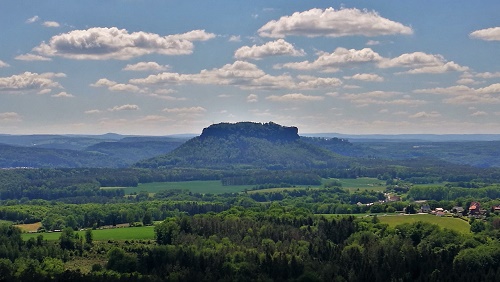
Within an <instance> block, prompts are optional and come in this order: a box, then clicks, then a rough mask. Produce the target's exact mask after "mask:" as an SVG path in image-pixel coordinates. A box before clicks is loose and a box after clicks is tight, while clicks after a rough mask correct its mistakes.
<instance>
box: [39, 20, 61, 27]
mask: <svg viewBox="0 0 500 282" xmlns="http://www.w3.org/2000/svg"><path fill="white" fill-rule="evenodd" d="M42 25H43V26H45V27H59V26H61V25H60V24H59V23H58V22H54V21H45V22H43V24H42Z"/></svg>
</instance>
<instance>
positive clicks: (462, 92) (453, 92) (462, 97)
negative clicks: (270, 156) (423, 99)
mask: <svg viewBox="0 0 500 282" xmlns="http://www.w3.org/2000/svg"><path fill="white" fill-rule="evenodd" d="M413 92H414V93H428V94H438V95H447V96H449V97H448V98H445V99H443V102H444V103H446V104H454V105H466V104H500V97H499V96H493V95H492V94H498V93H500V83H496V84H491V85H489V86H486V87H483V88H477V89H474V88H471V87H469V86H465V85H457V86H451V87H444V88H443V87H437V88H429V89H416V90H413Z"/></svg>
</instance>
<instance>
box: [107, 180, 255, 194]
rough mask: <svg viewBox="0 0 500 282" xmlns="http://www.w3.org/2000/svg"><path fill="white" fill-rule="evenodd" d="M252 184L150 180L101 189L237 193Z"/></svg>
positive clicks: (134, 191)
mask: <svg viewBox="0 0 500 282" xmlns="http://www.w3.org/2000/svg"><path fill="white" fill-rule="evenodd" d="M252 187H253V185H234V186H223V185H222V183H221V182H220V181H219V180H209V181H182V182H152V183H139V185H138V186H137V187H103V188H102V189H119V188H120V189H125V194H128V195H130V194H134V193H139V192H141V191H146V192H148V193H153V194H154V193H157V192H159V191H164V190H176V189H180V190H189V191H191V192H193V193H201V194H207V193H210V194H223V193H238V192H242V191H244V190H245V189H252Z"/></svg>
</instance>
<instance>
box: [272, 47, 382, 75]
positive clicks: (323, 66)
mask: <svg viewBox="0 0 500 282" xmlns="http://www.w3.org/2000/svg"><path fill="white" fill-rule="evenodd" d="M382 59H383V58H382V57H381V56H380V55H379V54H378V53H377V52H375V51H373V50H372V49H371V48H364V49H361V50H356V49H349V50H348V49H346V48H341V47H339V48H337V49H335V51H334V52H333V53H321V54H320V55H319V56H318V58H317V59H316V60H315V61H312V62H309V61H303V62H294V63H286V64H283V65H277V66H275V67H277V68H289V69H296V70H317V69H320V70H323V71H332V72H333V71H337V70H338V68H339V67H341V66H348V65H355V64H360V63H368V62H378V61H381V60H382Z"/></svg>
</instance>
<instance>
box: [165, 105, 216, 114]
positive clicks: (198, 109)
mask: <svg viewBox="0 0 500 282" xmlns="http://www.w3.org/2000/svg"><path fill="white" fill-rule="evenodd" d="M163 111H164V112H167V113H174V114H202V113H204V112H206V111H207V110H206V109H205V108H203V107H199V106H198V107H186V108H165V109H163Z"/></svg>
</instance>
